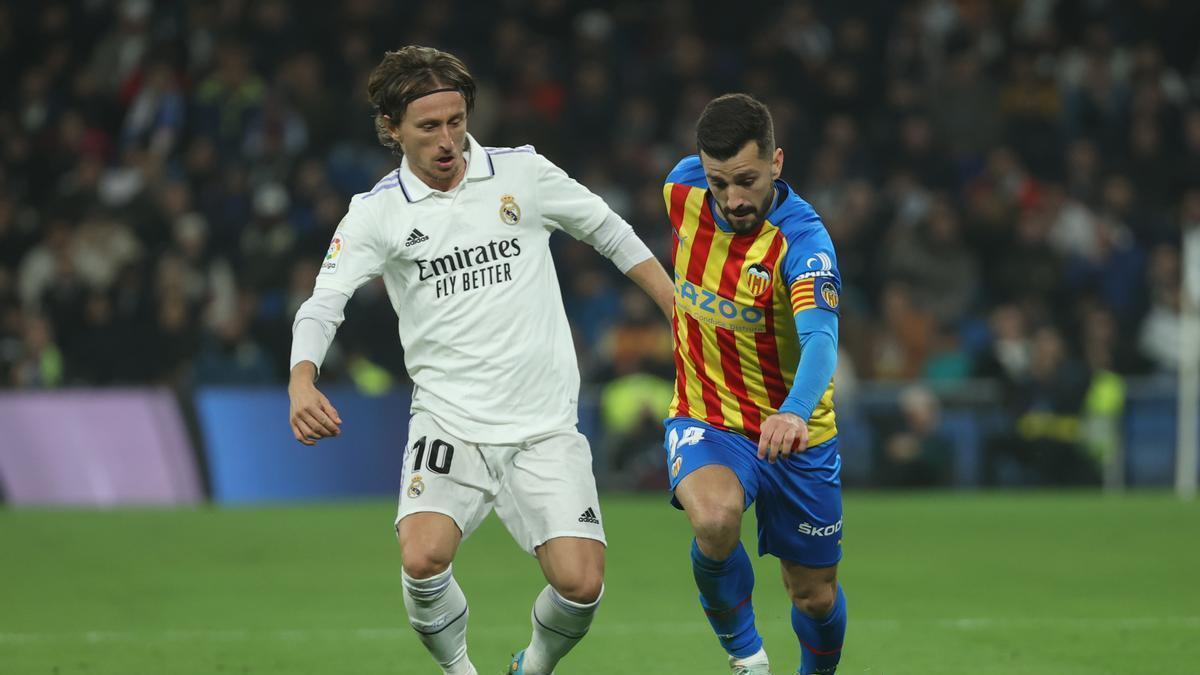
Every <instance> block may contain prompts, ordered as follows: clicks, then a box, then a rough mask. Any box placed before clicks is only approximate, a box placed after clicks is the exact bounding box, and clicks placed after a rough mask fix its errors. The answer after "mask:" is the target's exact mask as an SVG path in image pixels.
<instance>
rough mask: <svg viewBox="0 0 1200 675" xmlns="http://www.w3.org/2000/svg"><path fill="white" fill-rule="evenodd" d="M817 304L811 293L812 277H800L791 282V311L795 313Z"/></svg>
mask: <svg viewBox="0 0 1200 675" xmlns="http://www.w3.org/2000/svg"><path fill="white" fill-rule="evenodd" d="M816 306H817V301H816V298H815V297H814V295H813V279H800V280H798V281H796V283H794V284H792V313H793V314H797V313H799V312H803V311H804V310H806V309H813V308H815V307H816Z"/></svg>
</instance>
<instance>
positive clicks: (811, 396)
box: [779, 201, 842, 421]
mask: <svg viewBox="0 0 1200 675" xmlns="http://www.w3.org/2000/svg"><path fill="white" fill-rule="evenodd" d="M794 217H795V218H796V221H797V224H798V225H799V226H793V227H789V228H787V229H785V234H786V235H787V237H788V250H787V254H786V255H785V257H784V260H783V273H784V279H785V281H786V282H787V284H788V286H789V287H792V286H793V284H802V283H806V282H807V281H808V280H810V279H811V283H812V287H811V291H810V292H809V293H808V294H807V295H808V296H809V297H810V298H811V299H810V300H808V301H807V306H806V307H793V311H795V316H796V333H797V335H799V336H800V363H799V364H798V365H797V366H796V379H795V380H794V381H793V382H792V388H791V390H790V391H789V392H788V396H787V399H785V400H784V402H783V405H782V406H780V408H779V411H780V412H787V413H793V414H795V415H797V416H799V417H800V418H801V419H803V420H805V421H808V420H809V419H810V418H811V417H812V413H813V409H814V408H816V407H817V404H818V403H819V402H820V401H821V397H822V396H824V395H825V390H826V389H827V388H828V387H829V380H830V379H831V378H832V377H833V371H834V369H835V368H836V367H837V351H838V312H839V308H838V305H839V304H840V302H839V296H840V295H841V287H842V275H841V272H839V271H838V266H837V255H836V253H835V252H834V250H833V241H832V240H831V239H830V237H829V233H828V232H827V231H826V230H825V227H824V225H823V224H821V218H820V216H818V215H817V213H816V212H815V211H813V209H812V207H811V206H810V205H809V204H808V203H807V202H803V201H801V202H800V206H799V207H798V208H797V209H796V211H795V215H794Z"/></svg>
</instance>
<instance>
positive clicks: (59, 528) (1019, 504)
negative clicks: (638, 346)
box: [0, 493, 1200, 675]
mask: <svg viewBox="0 0 1200 675" xmlns="http://www.w3.org/2000/svg"><path fill="white" fill-rule="evenodd" d="M603 506H604V516H605V519H606V522H605V525H606V529H607V531H608V535H609V539H610V541H609V543H610V549H609V561H608V591H607V595H606V596H605V600H604V605H603V607H602V609H601V612H600V614H599V615H598V618H597V620H596V624H595V625H594V626H593V629H592V632H591V634H590V635H589V636H588V638H587V639H586V640H584V641H583V643H582V644H580V646H579V647H578V648H577V649H576V650H575V651H574V652H573V653H572V654H571V655H570V656H568V658H567V659H566V660H565V661H564V662H563V664H562V665H561V666H560V667H559V669H558V672H559V673H560V674H564V675H600V674H602V673H603V674H606V675H607V674H611V673H653V674H666V675H675V674H681V675H682V674H686V675H702V674H705V673H712V674H714V675H716V674H719V673H722V672H728V671H727V670H726V667H725V663H724V656H723V653H722V652H721V650H720V649H719V648H718V647H717V645H716V640H715V638H714V637H713V636H712V635H711V632H710V631H709V628H708V626H707V623H706V622H705V620H704V618H703V616H702V614H701V612H700V610H699V609H698V607H697V602H696V598H695V588H694V587H693V585H692V580H691V571H690V568H689V564H688V558H687V546H688V540H689V535H688V532H687V525H686V522H685V521H684V519H683V517H682V515H681V514H679V513H677V512H675V511H674V510H673V509H671V508H670V507H669V506H668V505H667V504H666V503H665V501H664V500H662V499H658V498H635V497H617V496H608V497H607V498H606V499H605V500H604V503H603ZM751 517H752V516H751ZM391 519H392V505H391V504H390V503H387V502H378V503H368V504H354V505H343V506H320V507H296V508H273V509H213V508H204V509H198V510H184V511H153V510H149V511H147V510H133V511H127V510H121V511H110V512H91V511H12V510H8V511H0V673H4V674H5V675H7V674H9V673H19V674H21V675H25V674H27V673H28V674H40V673H45V674H47V675H49V674H58V675H68V674H70V675H75V674H80V675H105V674H113V675H138V674H147V675H191V674H200V673H203V674H205V675H212V674H220V675H225V674H239V673H278V674H284V673H286V674H289V675H307V674H310V673H311V674H316V673H321V674H325V673H328V674H342V673H347V674H351V673H352V674H355V675H359V674H363V675H366V674H376V673H378V674H384V673H387V674H389V675H390V674H398V675H404V674H408V673H413V674H418V673H419V674H424V673H436V672H437V669H436V668H435V667H434V666H433V664H432V662H431V661H429V660H428V657H427V656H426V655H425V653H424V652H423V650H422V649H421V647H420V644H419V643H418V642H417V641H416V639H415V638H414V637H413V636H412V634H411V632H410V630H409V629H408V627H407V623H406V622H405V619H404V609H403V604H402V602H401V598H400V583H399V575H400V572H399V556H398V551H397V547H396V545H395V542H394V540H393V538H392V534H391ZM846 522H847V525H846V530H845V533H844V534H845V542H844V546H845V560H844V561H843V563H842V579H843V583H844V584H845V588H846V592H847V595H848V597H849V601H850V630H849V634H848V636H847V643H846V651H845V656H844V657H843V659H842V668H841V671H840V672H842V673H871V674H888V675H891V674H893V673H894V674H897V675H900V674H903V673H914V674H915V673H921V674H931V673H945V674H947V675H949V674H954V675H960V674H964V673H971V674H991V673H995V674H999V673H1005V674H1034V673H1046V674H1048V675H1049V674H1052V675H1074V674H1078V675H1083V674H1085V673H1086V674H1088V675H1093V674H1097V673H1114V674H1116V673H1120V674H1121V675H1128V674H1134V673H1156V674H1161V673H1196V672H1200V665H1198V664H1200V505H1197V504H1181V503H1179V502H1177V501H1175V500H1174V499H1172V498H1171V497H1169V496H1166V495H1131V496H1127V497H1124V498H1103V497H1099V496H1094V495H1083V494H1078V495H1075V494H1068V495H1054V494H1037V493H1026V494H1001V495H955V494H949V493H947V494H921V495H873V494H852V495H851V496H850V497H849V498H848V499H847V502H846ZM746 530H747V532H748V533H750V536H751V537H752V536H753V535H752V527H747V528H746ZM751 550H753V549H751ZM756 565H757V568H758V573H759V576H758V587H757V591H756V594H755V600H756V603H755V606H756V610H757V613H758V617H759V626H760V629H761V630H762V632H763V635H764V637H765V639H766V643H767V649H768V652H769V653H770V654H771V657H772V660H773V663H774V664H775V672H776V673H788V672H791V669H792V668H794V667H795V666H796V664H797V663H798V653H797V651H796V647H795V638H794V636H793V635H792V633H791V628H790V624H789V622H788V614H787V611H788V605H787V601H786V600H785V598H784V596H783V591H782V585H781V582H780V579H779V572H778V567H777V565H776V564H775V562H774V561H773V560H772V559H770V558H764V559H759V560H757V561H756ZM455 569H456V572H457V576H458V578H459V580H460V582H461V584H462V586H463V588H464V590H465V591H466V593H467V597H468V598H469V599H470V601H471V603H472V604H471V628H470V633H469V635H470V645H471V656H472V659H473V660H474V662H475V664H476V666H478V667H479V668H480V669H481V672H483V673H484V675H492V674H498V673H499V672H500V670H501V668H502V667H503V665H504V663H505V659H506V658H507V657H508V655H509V653H510V652H511V651H513V650H515V649H517V648H520V647H521V646H523V645H524V644H525V642H526V641H527V640H528V630H529V628H528V614H529V606H530V603H531V602H532V600H533V598H534V596H535V594H536V593H537V591H538V590H539V589H540V588H541V586H542V584H543V582H542V581H541V580H540V577H539V575H538V572H537V568H536V564H535V563H534V561H533V560H532V559H530V558H528V557H527V556H525V555H524V554H523V553H522V552H521V551H520V550H519V549H517V547H516V546H515V545H514V544H513V543H512V542H511V541H510V540H509V539H508V536H507V534H506V532H505V531H504V529H503V528H502V527H501V526H500V525H499V523H498V522H496V521H495V520H494V519H493V520H490V521H489V522H488V523H487V524H486V525H485V526H484V527H483V528H482V529H481V530H480V532H479V533H477V534H476V535H475V536H474V537H472V539H470V540H469V541H468V542H467V543H466V544H465V545H464V547H463V550H462V553H461V554H460V557H459V561H458V562H457V563H456V567H455Z"/></svg>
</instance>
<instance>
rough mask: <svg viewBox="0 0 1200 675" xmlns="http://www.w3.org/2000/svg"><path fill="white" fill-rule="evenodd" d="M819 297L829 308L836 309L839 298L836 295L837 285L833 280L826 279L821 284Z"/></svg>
mask: <svg viewBox="0 0 1200 675" xmlns="http://www.w3.org/2000/svg"><path fill="white" fill-rule="evenodd" d="M821 299H822V300H824V301H825V304H826V305H828V306H829V309H837V306H838V302H839V301H840V298H839V297H838V289H837V286H834V285H833V282H830V281H826V282H825V283H823V284H821Z"/></svg>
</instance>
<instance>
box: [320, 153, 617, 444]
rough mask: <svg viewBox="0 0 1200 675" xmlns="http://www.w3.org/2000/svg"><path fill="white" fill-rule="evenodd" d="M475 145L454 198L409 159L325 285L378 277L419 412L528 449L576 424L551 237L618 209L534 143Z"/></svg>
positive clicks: (355, 222)
mask: <svg viewBox="0 0 1200 675" xmlns="http://www.w3.org/2000/svg"><path fill="white" fill-rule="evenodd" d="M468 139H469V143H470V149H469V156H468V164H467V171H466V176H465V177H464V179H463V180H462V181H461V182H460V183H459V185H458V186H457V187H456V188H454V189H453V190H451V191H449V192H440V191H437V190H434V189H432V188H430V187H428V186H427V185H425V184H424V183H423V182H421V181H420V180H419V179H418V178H417V177H416V176H415V175H414V174H413V173H412V171H411V170H410V169H409V167H408V163H407V161H402V162H401V166H400V168H399V169H397V170H396V171H393V172H392V173H390V174H388V176H386V177H385V178H384V179H383V180H381V181H380V182H379V183H378V184H377V185H376V186H375V188H374V189H372V190H371V191H370V192H366V193H362V194H358V195H355V196H354V198H353V199H352V200H351V203H350V209H349V212H348V213H347V214H346V216H345V218H344V219H343V220H342V222H341V224H340V225H339V226H338V229H337V232H336V234H335V235H334V237H333V241H332V243H331V244H330V247H329V252H328V253H327V254H326V257H325V260H324V262H323V263H322V267H321V271H320V273H319V274H318V275H317V282H316V288H317V289H332V290H335V291H339V292H341V293H344V294H346V295H351V294H353V293H354V291H355V289H357V288H358V287H359V286H361V285H362V284H363V283H365V282H367V281H368V280H370V279H372V278H374V277H377V276H382V277H383V281H384V284H385V286H386V287H387V293H388V297H389V298H390V299H391V302H392V307H393V308H394V309H395V311H396V315H397V317H398V318H399V330H400V341H401V343H402V344H403V346H404V350H405V365H406V367H407V369H408V373H409V376H410V377H411V378H412V380H413V383H414V384H415V387H414V391H413V401H412V408H413V411H414V412H416V411H425V412H428V413H429V414H431V415H433V416H434V417H435V418H436V419H437V420H439V421H440V422H441V423H442V424H443V425H444V426H445V427H446V428H447V429H448V430H449V431H451V432H452V433H454V434H456V435H458V436H460V437H461V438H463V439H466V440H469V441H472V442H478V443H513V442H521V441H524V440H525V439H530V438H534V437H537V436H541V435H544V434H546V433H550V432H553V431H559V430H562V429H564V428H569V427H572V426H574V425H575V423H576V421H577V405H578V394H579V368H578V364H577V362H576V359H575V349H574V345H573V342H572V339H571V331H570V327H569V326H568V324H567V317H566V313H565V312H564V310H563V304H562V295H561V292H560V290H559V286H558V278H557V275H556V274H555V269H554V262H553V260H552V259H551V256H550V247H549V239H550V235H551V234H552V233H553V232H554V231H555V230H556V229H563V230H565V231H567V232H568V233H570V234H571V235H572V236H574V237H576V238H579V239H582V238H585V237H587V236H589V235H590V234H591V233H592V232H594V231H595V230H596V229H597V228H599V227H600V226H601V225H602V224H603V223H604V222H605V220H606V219H607V218H609V216H610V214H611V211H610V210H609V208H608V206H607V205H606V204H605V203H604V201H603V200H601V199H600V198H599V197H597V196H596V195H594V194H593V193H591V192H590V191H588V190H587V188H585V187H583V186H582V185H580V184H579V183H577V182H576V181H574V180H573V179H571V178H570V177H569V176H567V174H566V173H565V172H563V171H562V170H561V169H559V168H558V167H557V166H555V165H554V164H553V163H551V162H550V161H549V160H547V159H546V158H545V157H542V156H541V155H539V154H537V153H536V152H535V151H534V149H533V148H532V147H530V146H524V147H520V148H484V147H483V146H481V145H479V143H478V142H476V141H475V139H474V138H471V137H470V136H468ZM626 227H628V226H626Z"/></svg>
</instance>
